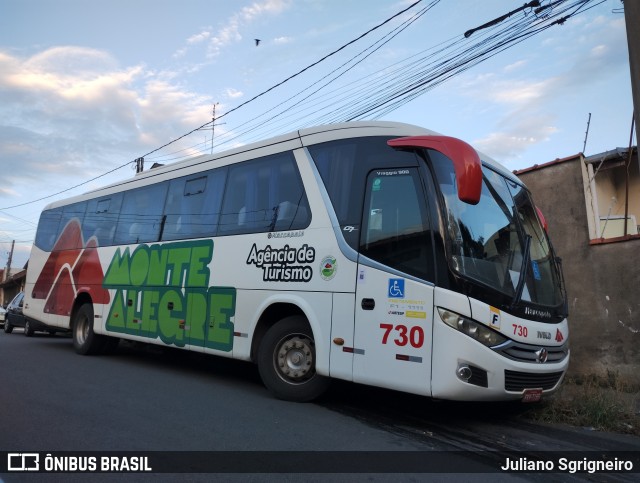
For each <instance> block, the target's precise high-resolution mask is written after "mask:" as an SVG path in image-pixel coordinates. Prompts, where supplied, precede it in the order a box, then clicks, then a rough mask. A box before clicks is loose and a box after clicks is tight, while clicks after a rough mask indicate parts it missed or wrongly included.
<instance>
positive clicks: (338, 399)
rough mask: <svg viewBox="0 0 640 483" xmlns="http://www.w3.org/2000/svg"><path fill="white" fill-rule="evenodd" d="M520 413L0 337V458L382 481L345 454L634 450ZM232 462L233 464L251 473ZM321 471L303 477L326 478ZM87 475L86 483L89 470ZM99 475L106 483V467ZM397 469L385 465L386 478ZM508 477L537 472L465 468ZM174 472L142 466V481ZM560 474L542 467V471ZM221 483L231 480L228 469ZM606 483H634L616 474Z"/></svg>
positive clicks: (147, 349)
mask: <svg viewBox="0 0 640 483" xmlns="http://www.w3.org/2000/svg"><path fill="white" fill-rule="evenodd" d="M519 410H520V407H519V406H514V405H512V404H510V405H501V404H468V403H467V404H461V403H448V402H435V401H431V400H429V399H426V398H422V397H416V396H412V395H407V394H401V393H396V392H392V391H386V390H380V389H376V388H369V387H364V386H359V385H354V384H348V383H341V382H336V383H334V384H333V386H332V388H331V390H330V391H329V393H328V394H327V395H326V396H325V397H323V398H322V399H321V400H319V401H317V402H316V403H308V404H298V403H290V402H285V401H279V400H277V399H274V398H273V397H272V396H271V395H270V393H269V392H268V391H267V390H266V389H265V388H264V387H263V386H262V384H261V382H260V379H259V376H258V372H257V369H256V367H254V366H253V365H251V364H248V363H243V362H239V361H232V360H228V359H223V358H216V357H208V356H203V355H199V354H192V353H189V352H186V351H178V350H168V349H160V348H158V347H156V346H143V345H136V344H132V343H129V342H127V343H124V344H121V345H120V347H119V348H118V350H117V352H116V353H115V354H112V355H103V356H79V355H77V354H75V352H74V351H73V347H72V342H71V339H70V338H69V337H66V336H62V335H57V336H54V337H51V336H48V335H46V334H36V335H35V336H34V337H31V338H28V337H24V336H23V335H22V330H21V329H15V330H14V332H13V334H5V333H4V332H2V333H0V452H9V451H10V452H43V453H44V452H52V453H54V454H56V453H59V452H65V451H67V452H71V454H75V453H74V452H76V453H78V452H83V451H94V452H113V451H116V452H123V451H128V452H134V454H135V452H140V454H142V453H143V452H148V451H163V452H167V453H165V454H167V455H168V456H169V457H170V456H172V455H176V454H178V455H180V454H187V453H183V452H195V451H206V452H212V453H209V457H210V458H212V459H213V460H214V461H215V460H216V458H220V457H221V455H222V457H226V455H232V456H233V457H235V458H236V459H237V458H242V457H243V456H244V455H250V456H252V457H253V459H252V463H253V464H256V465H257V466H258V468H261V467H260V464H258V463H259V461H260V458H266V459H268V458H271V457H274V456H273V454H271V453H265V452H277V453H275V455H276V456H275V458H276V459H278V458H282V459H283V460H282V461H281V462H289V463H291V462H292V461H293V462H294V463H295V461H296V460H295V459H296V458H297V459H298V460H300V459H302V460H303V461H304V460H305V458H306V460H307V461H309V463H310V464H311V465H312V466H311V467H315V466H313V465H319V466H320V467H322V465H324V466H325V467H326V466H331V470H330V471H332V472H336V473H341V472H342V471H343V470H344V471H345V473H346V474H345V475H342V476H344V478H339V480H341V481H343V480H351V481H370V480H373V481H388V480H389V479H390V477H389V474H384V473H372V474H367V475H362V474H356V473H354V472H353V471H354V470H353V468H354V464H357V463H358V459H361V460H363V461H362V462H363V463H367V464H373V463H379V464H381V465H382V467H383V468H387V469H388V468H389V467H392V468H393V471H398V469H397V466H394V464H393V462H394V461H395V462H396V464H400V463H398V462H399V461H404V460H402V458H403V457H406V458H408V459H407V461H408V463H407V464H408V466H407V468H409V469H412V468H414V466H412V465H415V463H416V459H415V455H427V456H426V458H427V459H428V461H429V462H430V464H438V463H442V462H445V460H447V459H448V460H449V461H451V460H453V461H455V464H456V465H458V466H456V468H459V470H460V471H463V472H475V471H485V470H487V469H489V470H493V469H495V467H496V464H503V461H502V460H501V461H500V462H498V460H497V459H496V457H493V456H492V455H493V454H495V453H491V452H495V451H496V450H500V451H517V452H519V453H518V455H521V456H526V455H528V454H533V453H536V452H541V451H557V452H560V453H563V454H564V453H566V452H572V451H633V452H636V454H640V438H637V437H630V436H621V435H613V434H606V433H596V432H593V431H586V430H580V429H571V428H557V427H551V426H540V425H535V424H530V423H527V422H523V421H522V420H521V419H520V418H518V417H517V413H518V411H519ZM451 451H461V452H460V453H453V454H452V453H451ZM218 452H225V453H218ZM226 452H228V453H226ZM245 452H247V453H245ZM248 452H256V453H248ZM366 452H373V453H366ZM401 453H402V454H401ZM478 454H480V455H482V456H481V457H478V456H477V455H478ZM567 454H572V453H567ZM433 455H436V456H433ZM192 456H193V455H192ZM367 458H369V459H367ZM372 458H373V459H372ZM429 458H431V459H429ZM217 461H221V460H220V459H218V460H217ZM228 463H229V464H235V465H237V466H239V468H238V469H237V471H244V469H245V467H244V466H243V463H241V462H238V461H230V462H228ZM212 464H214V465H215V463H212ZM245 464H247V466H246V471H254V469H250V464H249V463H245ZM274 464H275V463H274ZM301 464H304V463H301ZM294 466H295V465H294ZM365 467H367V466H366V465H365ZM371 467H372V466H371ZM345 468H349V470H345ZM207 471H212V468H210V467H209V468H208V469H207ZM267 471H269V470H267ZM327 471H329V470H324V469H323V470H321V471H320V473H321V474H316V475H313V478H311V479H312V480H317V481H329V480H333V481H337V480H338V479H334V477H335V476H336V475H335V474H333V473H331V474H328V473H327ZM425 475H426V476H433V474H431V473H427V474H403V475H402V477H403V479H405V480H406V481H422V480H423V478H424V477H425ZM554 475H555V476H554ZM636 475H637V474H636ZM42 476H45V475H42V474H38V475H29V476H24V475H16V474H14V473H11V474H9V473H5V474H0V482H2V481H3V480H4V481H5V482H7V483H9V482H13V481H39V480H40V479H42V478H41V477H42ZM46 476H49V477H52V478H53V477H54V476H55V475H46ZM72 476H76V477H78V481H83V480H86V475H85V478H80V476H81V475H68V474H59V475H58V481H69V479H70V477H72ZM91 476H92V480H94V479H95V478H94V477H98V476H99V475H91ZM102 476H103V477H104V478H107V479H108V478H110V477H111V480H109V481H113V478H112V477H113V476H114V475H102ZM137 476H140V475H137ZM147 476H148V477H150V476H151V475H147ZM297 476H300V475H299V474H298V475H295V474H294V475H289V476H288V477H284V478H283V476H282V475H277V477H276V475H274V474H273V473H271V474H268V475H263V476H261V477H260V475H257V474H253V475H252V477H251V481H288V480H289V479H290V481H294V480H296V479H299V478H296V477H297ZM307 476H309V475H307ZM398 476H399V475H398V474H396V473H394V474H393V480H394V481H398ZM454 476H455V475H452V474H448V473H447V474H442V475H439V477H440V478H439V479H449V480H451V481H459V478H454ZM516 476H517V477H518V478H521V479H524V480H532V479H533V480H537V479H538V477H537V476H536V475H530V474H517V475H514V474H511V475H503V474H487V473H485V474H484V475H483V474H478V475H475V477H476V478H477V479H476V481H486V480H487V478H488V479H491V480H494V481H495V480H497V479H500V478H502V477H504V478H505V480H509V481H511V480H513V479H514V478H515V477H516ZM582 476H584V477H586V478H587V479H591V478H589V476H590V475H586V476H585V475H582ZM596 476H597V475H596ZM36 477H39V478H36ZM184 477H185V475H166V474H154V475H153V478H152V479H153V480H154V481H158V478H160V479H166V480H167V481H172V480H174V479H183V478H184ZM573 477H574V476H571V477H570V476H569V475H561V474H549V475H548V477H547V478H545V479H550V480H551V481H567V479H571V478H573ZM202 478H203V480H208V479H211V475H210V474H209V475H207V476H203V477H202ZM361 478H362V479H361ZM54 479H55V478H54ZM138 479H139V478H138ZM188 479H189V480H193V479H194V477H193V475H190V477H189V478H188ZM223 479H224V480H233V479H237V480H238V481H244V479H243V478H241V476H240V475H238V474H235V473H232V474H225V476H224V478H223ZM304 479H305V480H309V478H304ZM465 479H474V475H470V474H468V475H466V477H465ZM578 479H579V480H581V479H582V477H580V478H578ZM47 480H48V481H51V478H48V479H47ZM150 480H151V479H150ZM150 480H149V481H150ZM105 481H106V479H105ZM592 481H603V479H602V477H601V476H600V477H594V478H593V479H592ZM615 481H634V479H633V478H631V479H629V477H628V475H622V476H618V477H616V480H615Z"/></svg>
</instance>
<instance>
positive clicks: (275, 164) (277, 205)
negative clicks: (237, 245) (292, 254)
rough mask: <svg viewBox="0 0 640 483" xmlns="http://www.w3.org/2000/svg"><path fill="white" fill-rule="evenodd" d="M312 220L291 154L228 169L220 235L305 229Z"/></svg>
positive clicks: (248, 162) (281, 154) (277, 155)
mask: <svg viewBox="0 0 640 483" xmlns="http://www.w3.org/2000/svg"><path fill="white" fill-rule="evenodd" d="M310 221H311V216H310V212H309V204H308V201H307V197H306V194H305V192H304V187H303V185H302V180H301V179H300V175H299V173H298V170H297V167H296V164H295V161H294V159H293V156H292V154H291V153H290V152H286V153H280V154H276V155H273V156H267V157H264V158H260V159H257V160H253V161H247V162H244V163H239V164H237V165H232V166H230V167H229V177H228V181H227V183H226V190H225V195H224V200H223V203H222V214H221V216H220V227H219V232H218V234H219V235H235V234H239V233H260V232H270V231H280V230H299V229H302V228H306V227H307V226H308V225H309V223H310Z"/></svg>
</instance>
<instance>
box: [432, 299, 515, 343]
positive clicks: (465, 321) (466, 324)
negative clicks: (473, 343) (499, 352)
mask: <svg viewBox="0 0 640 483" xmlns="http://www.w3.org/2000/svg"><path fill="white" fill-rule="evenodd" d="M438 312H439V313H440V318H441V319H442V321H443V322H444V323H445V324H447V325H448V326H450V327H453V328H454V329H456V330H459V331H460V332H462V333H463V334H465V335H468V336H469V337H471V338H472V339H475V340H477V341H478V342H480V343H481V344H484V345H486V346H487V347H493V346H496V345H500V344H502V343H503V342H505V341H506V340H507V338H506V337H505V336H503V335H502V334H500V333H498V332H496V331H495V330H491V329H490V328H488V327H486V326H484V325H482V324H479V323H478V322H475V321H473V320H471V319H469V318H467V317H463V316H462V315H459V314H456V313H455V312H451V311H449V310H446V309H443V308H440V307H438Z"/></svg>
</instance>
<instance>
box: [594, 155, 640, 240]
mask: <svg viewBox="0 0 640 483" xmlns="http://www.w3.org/2000/svg"><path fill="white" fill-rule="evenodd" d="M583 178H584V179H585V197H586V205H587V213H588V215H589V238H590V239H591V240H592V242H593V241H596V242H601V241H620V240H623V239H625V238H626V237H628V236H633V237H636V236H639V234H640V226H639V223H640V170H639V166H638V155H637V149H636V148H635V147H634V148H633V149H632V156H631V160H629V159H628V150H627V149H621V148H618V149H615V150H613V151H607V152H605V153H601V154H597V155H594V156H589V157H587V158H585V159H584V170H583ZM625 228H626V231H625Z"/></svg>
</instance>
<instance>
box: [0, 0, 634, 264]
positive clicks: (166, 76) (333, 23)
mask: <svg viewBox="0 0 640 483" xmlns="http://www.w3.org/2000/svg"><path fill="white" fill-rule="evenodd" d="M570 1H574V0H570ZM414 2H415V0H406V1H404V0H386V1H385V0H367V1H366V2H364V1H359V0H236V1H232V2H230V1H224V0H182V1H176V0H109V1H103V2H98V1H90V0H55V1H53V0H0V169H1V174H0V267H5V266H6V264H7V258H8V255H9V252H10V250H11V245H12V242H13V241H15V248H14V252H13V259H12V262H11V266H12V267H16V268H21V267H22V266H24V264H25V263H26V261H27V260H28V258H29V253H30V250H31V246H32V242H33V239H34V238H35V230H36V226H37V222H38V218H39V216H40V212H41V211H42V209H43V208H44V207H45V206H46V205H47V204H48V203H50V202H52V201H55V200H58V199H62V198H65V197H69V196H75V195H78V194H81V193H84V192H86V191H89V190H91V189H94V188H97V187H100V186H103V185H105V184H110V183H114V182H119V181H122V180H126V179H130V178H131V177H132V176H134V170H133V168H132V163H131V162H132V161H133V160H134V159H135V158H137V157H140V156H145V163H146V164H145V165H146V166H147V168H148V167H149V165H150V164H151V163H153V162H161V163H164V164H168V163H171V162H175V161H177V160H179V159H184V158H185V157H189V156H193V155H197V154H206V153H210V152H211V151H215V152H217V151H222V150H224V149H228V148H231V147H236V146H239V145H242V144H246V143H249V142H254V141H259V140H263V139H266V138H268V137H272V136H274V135H277V134H284V133H286V132H291V131H294V130H296V129H298V128H300V127H309V126H310V125H314V124H318V123H326V122H335V120H343V119H346V118H348V111H349V109H350V108H352V107H353V106H359V105H360V103H366V102H367V101H369V100H370V99H374V98H375V97H376V96H377V95H378V93H379V92H382V91H380V89H381V88H382V87H383V86H385V85H391V86H392V87H393V86H396V85H398V83H399V82H400V80H398V81H393V79H403V77H402V76H405V77H404V79H407V78H409V77H408V76H409V75H410V72H411V70H410V69H411V68H412V66H414V65H417V59H420V58H422V59H428V61H427V62H426V63H423V64H422V67H420V69H421V71H420V72H421V74H422V75H428V74H429V73H430V72H433V69H436V68H437V66H438V65H439V64H438V62H441V61H444V60H446V59H450V58H455V56H456V55H461V53H462V52H464V51H465V50H464V49H465V48H467V47H469V46H472V45H477V44H478V43H481V42H482V41H483V39H488V38H489V37H488V36H490V35H492V34H493V33H494V32H497V30H498V29H501V28H503V27H504V25H505V24H506V23H508V22H521V21H533V20H534V13H533V11H532V9H527V10H525V11H522V12H518V13H516V14H514V15H512V16H511V17H509V19H508V20H506V21H505V22H504V23H503V24H502V25H498V26H494V27H491V28H488V29H483V30H480V31H476V32H475V33H473V34H472V35H471V36H470V37H469V38H468V39H465V37H464V33H465V32H466V31H468V30H469V29H472V28H476V27H479V26H481V25H483V24H485V23H486V22H489V21H490V20H493V19H495V18H497V17H500V16H501V15H503V14H506V13H507V12H510V11H512V10H514V9H517V8H518V7H520V6H522V5H523V0H483V1H478V0H440V1H434V0H424V1H422V2H420V3H419V4H418V5H416V6H414V7H412V8H411V9H409V10H407V11H406V12H405V13H403V14H401V15H399V16H397V17H395V18H393V19H392V20H390V21H389V22H388V23H386V24H384V25H383V26H381V27H379V28H377V29H375V30H374V31H372V32H371V33H369V34H367V35H365V36H364V37H362V38H361V39H360V40H358V41H356V42H353V43H352V44H349V45H347V46H346V47H345V48H344V49H342V50H340V51H339V52H337V53H335V54H333V55H331V56H329V57H328V58H327V59H325V60H323V61H322V62H318V61H320V60H321V59H323V58H324V57H325V56H327V55H328V54H330V53H332V52H334V51H336V50H337V49H339V48H340V47H342V46H344V45H346V44H348V43H349V42H351V41H353V40H354V39H357V38H358V37H359V36H361V35H362V34H364V33H365V32H367V31H369V30H370V29H372V28H374V27H376V26H378V25H379V24H381V23H383V22H384V21H385V20H387V19H389V18H391V17H393V16H394V15H396V14H397V13H399V12H401V11H402V10H404V9H407V8H408V7H409V6H410V5H411V4H413V3H414ZM541 3H542V4H543V5H545V4H549V3H550V0H542V2H541ZM589 6H591V7H592V8H590V9H588V10H586V11H584V12H581V13H579V14H577V15H574V16H571V17H570V18H569V19H568V20H567V21H566V22H564V23H563V24H562V25H553V26H551V27H549V28H547V29H545V30H543V31H541V32H539V33H537V34H536V35H533V36H531V37H528V38H523V39H521V40H522V41H520V42H517V43H513V44H510V45H509V46H508V48H506V49H504V50H501V51H494V52H493V54H494V55H491V56H486V57H483V62H479V63H477V64H475V63H473V62H472V63H470V64H468V65H465V69H463V70H462V71H460V72H457V73H456V74H457V75H453V76H451V77H448V76H443V77H439V78H438V79H439V81H438V82H434V83H432V84H429V85H428V88H427V89H424V90H423V91H419V93H420V95H416V96H415V97H413V98H412V99H411V100H410V101H409V100H407V101H406V102H403V103H399V104H398V105H397V106H394V107H393V108H389V109H386V110H385V109H382V110H378V111H371V112H367V111H366V109H365V110H364V111H362V112H360V114H359V116H360V117H359V119H374V118H375V119H381V120H389V121H399V122H407V123H411V124H417V125H419V126H422V127H426V128H428V129H432V130H434V131H437V132H440V133H442V134H446V135H449V136H454V137H458V138H461V139H463V140H465V141H467V142H469V143H470V144H472V145H473V146H474V147H476V148H477V149H479V150H481V151H483V152H485V153H487V154H488V155H490V156H492V157H493V158H494V159H496V160H498V161H499V162H501V163H503V164H504V165H505V166H506V167H507V168H508V169H510V170H515V169H522V168H526V167H530V166H533V165H535V164H542V163H545V162H548V161H552V160H554V159H556V158H563V157H567V156H571V155H574V154H577V153H579V152H584V153H585V154H586V155H591V154H597V153H600V152H604V151H607V150H610V149H614V148H616V147H626V146H628V144H629V134H630V129H631V117H632V112H633V104H632V98H631V84H630V77H629V58H628V50H627V43H626V31H625V24H624V14H623V13H621V11H622V3H621V1H620V0H603V1H602V2H601V3H599V4H598V1H595V0H594V1H592V3H591V4H590V5H589ZM425 7H430V8H428V9H426V11H425V12H423V14H421V15H420V16H419V17H418V16H416V12H418V11H419V9H421V8H425ZM408 20H411V23H410V24H409V23H405V24H403V23H402V22H407V21H408ZM401 26H404V27H406V28H404V29H403V30H400V29H399V28H400V27H401ZM394 29H397V30H394ZM392 34H393V35H392ZM255 39H260V42H259V43H258V44H257V45H256V41H255ZM383 41H384V42H383ZM373 47H375V49H374V48H373ZM429 59H430V61H431V63H429ZM312 64H315V65H312ZM473 64H475V65H473ZM345 65H349V69H348V71H347V69H346V68H345V67H344V66H345ZM309 66H311V67H309ZM306 67H309V68H308V69H307V70H304V71H303V69H305V68H306ZM340 69H343V70H340ZM301 71H303V72H301ZM300 72H301V73H300ZM296 73H300V74H298V75H296V76H294V77H293V78H291V79H290V80H288V81H287V82H285V83H282V82H283V81H285V80H286V79H288V78H289V77H291V76H293V75H294V74H296ZM390 79H391V80H390ZM329 80H332V81H333V82H331V83H329V82H328V81H329ZM280 83H282V84H281V85H279V86H278V84H280ZM325 84H326V85H325ZM275 86H277V87H275ZM272 87H274V88H273V89H271V90H269V89H270V88H272ZM265 91H267V92H265ZM260 94H262V95H260ZM380 95H384V92H383V93H382V94H380ZM256 96H257V97H256ZM214 106H215V113H216V118H218V120H217V121H216V122H215V123H214V126H213V128H212V126H211V124H209V125H206V123H208V122H209V121H211V120H212V117H213V107H214ZM589 115H591V117H590V122H589V125H588V120H589ZM587 125H588V137H587V136H586V132H587ZM200 126H204V128H202V129H200V130H197V128H198V127H200ZM191 131H194V132H192V133H191V134H189V135H188V136H185V137H183V138H181V136H183V135H185V134H187V133H189V132H191ZM212 135H213V142H212ZM178 138H181V139H179V140H178V141H176V142H174V143H171V144H170V145H168V146H166V147H164V148H162V149H159V150H158V148H160V147H161V146H164V145H165V144H167V143H170V142H171V141H174V140H176V139H178ZM585 138H586V146H585ZM634 144H636V141H635V139H634ZM37 200H39V201H37Z"/></svg>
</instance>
